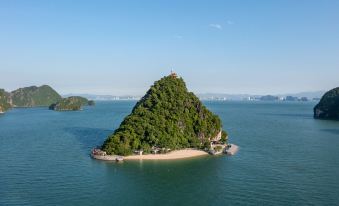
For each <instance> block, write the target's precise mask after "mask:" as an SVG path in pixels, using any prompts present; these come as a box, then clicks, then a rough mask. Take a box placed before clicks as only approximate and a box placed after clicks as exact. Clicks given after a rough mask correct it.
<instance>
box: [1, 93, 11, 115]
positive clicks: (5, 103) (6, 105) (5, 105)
mask: <svg viewBox="0 0 339 206" xmlns="http://www.w3.org/2000/svg"><path fill="white" fill-rule="evenodd" d="M10 108H11V104H10V100H9V93H7V92H5V90H3V89H0V114H3V113H5V112H6V111H7V110H8V109H10Z"/></svg>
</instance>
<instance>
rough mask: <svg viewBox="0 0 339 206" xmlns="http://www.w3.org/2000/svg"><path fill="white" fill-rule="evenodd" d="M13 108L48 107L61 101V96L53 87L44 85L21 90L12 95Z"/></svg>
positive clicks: (13, 92)
mask: <svg viewBox="0 0 339 206" xmlns="http://www.w3.org/2000/svg"><path fill="white" fill-rule="evenodd" d="M10 98H11V102H12V106H13V107H39V106H40V107H41V106H45V107H48V106H49V105H51V104H52V103H54V102H57V101H59V100H61V99H62V98H61V96H60V95H59V94H58V92H56V91H55V90H54V89H53V88H52V87H50V86H48V85H42V86H40V87H37V86H30V87H24V88H19V89H17V90H14V91H12V92H11V93H10Z"/></svg>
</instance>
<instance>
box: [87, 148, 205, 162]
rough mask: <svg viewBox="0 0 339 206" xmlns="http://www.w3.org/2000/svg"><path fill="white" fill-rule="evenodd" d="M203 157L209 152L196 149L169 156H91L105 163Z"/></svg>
mask: <svg viewBox="0 0 339 206" xmlns="http://www.w3.org/2000/svg"><path fill="white" fill-rule="evenodd" d="M202 155H208V153H207V152H205V151H202V150H196V149H182V150H175V151H172V152H169V153H167V154H146V155H130V156H118V155H104V156H102V155H94V154H91V156H92V157H93V158H94V159H98V160H105V161H116V160H117V158H123V160H174V159H184V158H190V157H198V156H202Z"/></svg>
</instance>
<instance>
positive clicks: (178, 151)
mask: <svg viewBox="0 0 339 206" xmlns="http://www.w3.org/2000/svg"><path fill="white" fill-rule="evenodd" d="M227 140H228V136H227V133H226V132H225V131H223V130H222V123H221V120H220V118H219V117H218V116H217V115H215V114H213V113H212V112H211V111H209V110H208V109H207V108H206V107H205V106H204V105H203V104H202V102H201V101H200V100H199V99H198V97H196V96H195V95H194V94H193V93H192V92H189V91H188V90H187V88H186V84H185V82H184V80H183V79H182V78H180V77H178V76H177V75H176V74H175V73H171V74H170V75H169V76H165V77H163V78H162V79H160V80H158V81H156V82H155V83H154V85H153V86H151V88H150V89H149V90H148V91H147V93H146V95H145V96H144V97H142V98H141V100H140V101H139V102H137V103H136V105H135V106H134V108H133V110H132V112H131V114H129V115H128V116H127V117H126V118H125V119H124V120H123V122H122V123H121V124H120V126H119V128H118V129H116V130H115V131H114V133H113V134H112V135H110V136H109V137H108V138H107V139H106V141H105V142H104V144H103V145H102V146H101V148H98V149H94V150H93V151H92V157H94V158H96V159H102V160H115V159H117V160H118V158H121V159H126V160H127V159H181V158H187V157H194V156H201V155H206V154H208V153H210V154H220V153H222V152H223V151H224V152H227V151H228V149H230V146H229V145H228V144H227ZM234 148H235V147H233V148H232V149H234ZM122 156H123V157H122Z"/></svg>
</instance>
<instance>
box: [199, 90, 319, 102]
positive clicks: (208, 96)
mask: <svg viewBox="0 0 339 206" xmlns="http://www.w3.org/2000/svg"><path fill="white" fill-rule="evenodd" d="M324 93H325V91H315V92H299V93H286V94H267V95H272V96H276V97H279V98H285V97H287V96H292V97H297V98H303V97H306V98H307V99H310V100H312V99H319V98H321V97H322V95H323V94H324ZM267 95H258V94H222V93H204V94H198V95H197V96H198V97H199V98H200V99H202V100H249V99H260V98H261V97H263V96H267Z"/></svg>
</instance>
